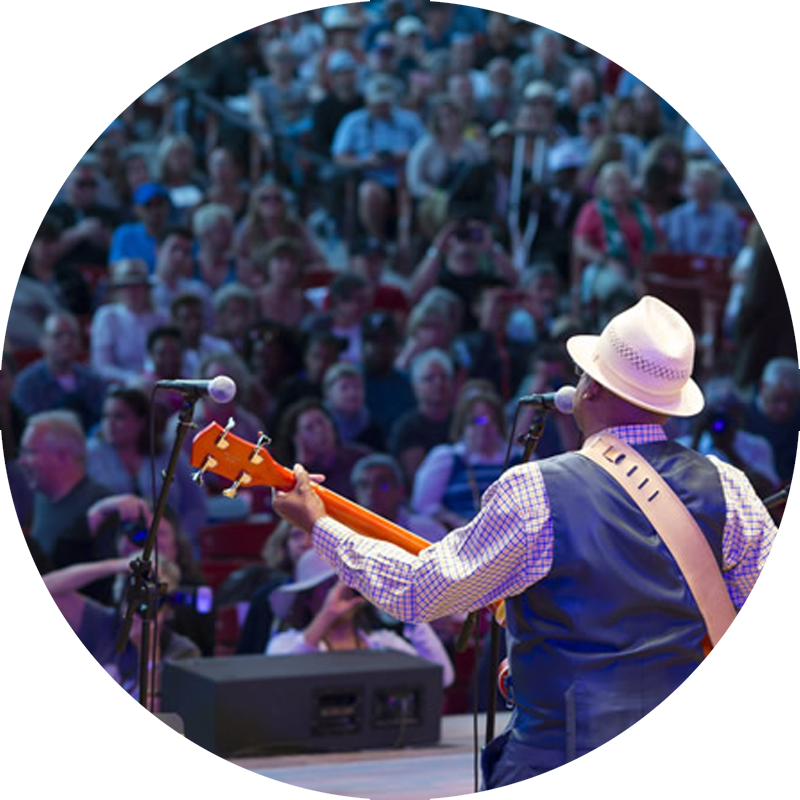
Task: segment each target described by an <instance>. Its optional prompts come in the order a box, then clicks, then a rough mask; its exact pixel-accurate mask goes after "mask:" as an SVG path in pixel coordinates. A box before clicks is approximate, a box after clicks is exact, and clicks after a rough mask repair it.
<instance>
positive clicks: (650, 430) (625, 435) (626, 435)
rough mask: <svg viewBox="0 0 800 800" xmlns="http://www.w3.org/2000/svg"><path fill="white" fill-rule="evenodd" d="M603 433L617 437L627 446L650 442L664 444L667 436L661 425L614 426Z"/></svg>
mask: <svg viewBox="0 0 800 800" xmlns="http://www.w3.org/2000/svg"><path fill="white" fill-rule="evenodd" d="M603 433H607V434H609V435H611V436H616V437H617V439H620V440H621V441H623V442H625V444H630V445H634V444H650V442H663V441H665V440H666V439H667V434H666V433H665V432H664V429H663V428H662V427H661V425H613V426H612V427H610V428H605V429H604V430H603Z"/></svg>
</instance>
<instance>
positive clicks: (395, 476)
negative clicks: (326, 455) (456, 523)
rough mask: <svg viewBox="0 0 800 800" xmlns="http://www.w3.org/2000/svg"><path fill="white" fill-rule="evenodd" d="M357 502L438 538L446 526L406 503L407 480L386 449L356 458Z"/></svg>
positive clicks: (424, 535) (432, 538)
mask: <svg viewBox="0 0 800 800" xmlns="http://www.w3.org/2000/svg"><path fill="white" fill-rule="evenodd" d="M352 481H353V486H354V487H355V490H356V502H357V503H358V504H359V505H360V506H363V507H364V508H367V509H369V510H370V511H372V512H374V513H375V514H378V515H379V516H381V517H383V518H384V519H388V520H390V521H391V522H395V523H397V524H398V525H399V526H400V527H401V528H405V529H406V530H409V531H411V532H412V533H415V534H417V536H421V537H422V538H423V539H425V540H426V541H428V542H438V541H439V540H440V539H443V538H444V537H445V536H446V535H447V530H446V529H445V527H444V526H443V525H441V524H440V523H438V522H437V521H436V520H435V519H433V517H432V516H430V515H427V514H425V515H422V514H414V513H412V512H411V510H410V509H409V508H408V505H407V502H406V500H407V496H406V495H407V493H406V488H405V486H406V482H405V476H404V475H403V470H402V469H401V467H400V465H399V464H398V463H397V461H396V460H395V459H394V458H392V457H391V456H389V455H386V454H384V453H373V454H372V455H369V456H364V458H362V459H361V460H360V461H358V462H356V465H355V466H354V467H353V474H352Z"/></svg>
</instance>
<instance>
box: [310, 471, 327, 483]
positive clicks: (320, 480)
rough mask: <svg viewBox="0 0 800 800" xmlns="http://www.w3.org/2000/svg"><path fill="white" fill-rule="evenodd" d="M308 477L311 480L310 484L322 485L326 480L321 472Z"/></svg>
mask: <svg viewBox="0 0 800 800" xmlns="http://www.w3.org/2000/svg"><path fill="white" fill-rule="evenodd" d="M308 477H309V478H311V482H312V483H324V482H325V478H326V476H325V475H323V474H322V473H321V472H314V473H312V474H311V475H309V476H308Z"/></svg>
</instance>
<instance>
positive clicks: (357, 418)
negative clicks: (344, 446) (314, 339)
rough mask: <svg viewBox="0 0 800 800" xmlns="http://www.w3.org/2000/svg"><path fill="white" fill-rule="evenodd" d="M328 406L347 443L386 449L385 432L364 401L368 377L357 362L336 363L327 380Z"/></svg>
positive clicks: (326, 377) (374, 448)
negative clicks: (362, 372)
mask: <svg viewBox="0 0 800 800" xmlns="http://www.w3.org/2000/svg"><path fill="white" fill-rule="evenodd" d="M323 396H324V400H325V408H327V409H328V413H329V414H330V415H331V418H332V419H333V422H334V424H335V425H336V432H337V433H338V434H339V438H340V439H341V441H343V442H355V443H357V444H363V445H365V446H366V447H369V448H370V449H371V450H384V449H385V445H384V435H383V432H382V431H381V429H380V427H379V426H378V425H377V424H376V423H375V422H374V421H373V419H372V415H371V414H370V412H369V409H368V408H367V406H366V405H365V404H364V379H363V377H362V375H361V370H359V368H358V367H357V366H355V364H350V363H348V362H346V361H345V362H341V363H339V364H334V365H333V366H332V367H330V369H329V370H328V371H327V372H326V373H325V378H324V381H323Z"/></svg>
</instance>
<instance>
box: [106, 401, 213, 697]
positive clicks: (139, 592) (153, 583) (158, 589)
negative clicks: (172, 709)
mask: <svg viewBox="0 0 800 800" xmlns="http://www.w3.org/2000/svg"><path fill="white" fill-rule="evenodd" d="M199 399H200V395H199V394H195V393H191V394H187V395H186V396H185V397H184V401H183V406H182V407H181V410H180V412H179V413H178V430H177V432H176V435H175V442H174V443H173V445H172V453H171V454H170V459H169V464H168V465H167V469H166V470H165V471H164V473H163V481H162V483H161V491H160V492H159V495H158V501H157V503H156V507H155V509H154V510H153V520H152V522H151V523H150V530H149V531H148V533H147V540H146V541H145V545H144V550H143V552H142V555H141V556H140V557H139V558H136V559H134V560H133V561H131V574H130V575H129V577H128V591H127V595H126V597H127V601H128V608H127V610H126V612H125V618H124V619H123V620H122V624H121V625H120V629H119V633H118V634H117V640H116V644H115V648H116V651H117V653H120V654H121V653H123V652H124V650H125V647H126V646H127V644H128V641H129V639H130V633H131V626H132V625H133V615H134V614H138V615H139V617H141V620H142V642H141V649H140V652H139V703H140V704H141V705H143V706H144V707H145V708H147V702H148V699H149V697H148V689H149V678H150V669H151V668H153V669H155V664H154V663H152V661H151V660H150V638H151V626H152V625H153V624H154V623H155V619H156V614H157V612H158V606H159V601H160V600H161V598H162V597H163V596H164V595H165V594H166V591H167V585H166V584H165V583H159V582H158V575H157V574H155V573H153V572H151V564H150V556H151V554H152V552H153V548H154V547H155V543H156V537H157V534H158V527H159V525H160V523H161V518H162V516H163V515H164V508H165V506H166V504H167V496H168V495H169V490H170V487H171V486H172V481H173V479H174V477H175V468H176V467H177V465H178V458H179V456H180V454H181V450H182V448H183V441H184V439H185V438H186V434H187V433H188V432H189V429H190V428H194V427H195V425H194V423H193V422H192V418H193V416H194V406H195V403H196V402H197V401H198V400H199Z"/></svg>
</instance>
